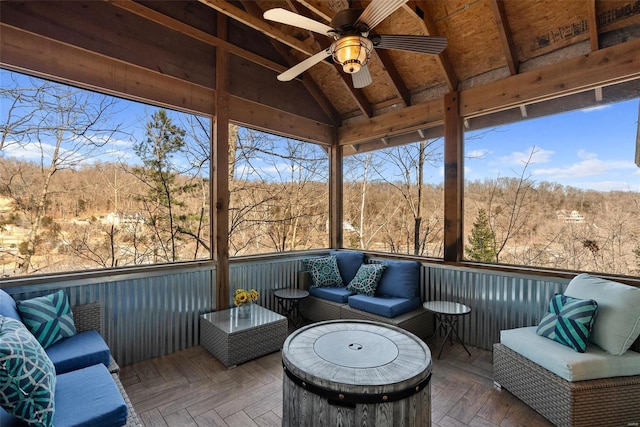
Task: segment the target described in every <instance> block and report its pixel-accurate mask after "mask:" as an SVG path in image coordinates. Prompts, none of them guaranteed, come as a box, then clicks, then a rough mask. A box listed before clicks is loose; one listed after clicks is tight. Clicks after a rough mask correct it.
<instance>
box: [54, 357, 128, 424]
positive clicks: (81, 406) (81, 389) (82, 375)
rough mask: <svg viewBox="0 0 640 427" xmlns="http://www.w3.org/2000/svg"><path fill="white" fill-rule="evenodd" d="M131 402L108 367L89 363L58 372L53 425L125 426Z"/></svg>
mask: <svg viewBox="0 0 640 427" xmlns="http://www.w3.org/2000/svg"><path fill="white" fill-rule="evenodd" d="M128 411H129V410H128V408H127V404H126V403H125V402H124V399H123V398H122V394H120V390H119V389H118V386H117V385H116V383H115V382H114V381H113V378H112V377H111V374H110V373H109V371H108V370H107V368H106V366H104V365H102V364H98V365H93V366H89V367H88V368H83V369H79V370H77V371H71V372H67V373H66V374H61V375H58V385H57V386H56V413H55V416H54V418H53V424H54V425H55V426H56V427H64V426H92V427H103V426H121V425H124V424H126V422H127V412H128Z"/></svg>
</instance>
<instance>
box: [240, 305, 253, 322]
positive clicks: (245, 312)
mask: <svg viewBox="0 0 640 427" xmlns="http://www.w3.org/2000/svg"><path fill="white" fill-rule="evenodd" d="M250 317H251V303H247V304H242V305H239V306H238V319H248V318H250Z"/></svg>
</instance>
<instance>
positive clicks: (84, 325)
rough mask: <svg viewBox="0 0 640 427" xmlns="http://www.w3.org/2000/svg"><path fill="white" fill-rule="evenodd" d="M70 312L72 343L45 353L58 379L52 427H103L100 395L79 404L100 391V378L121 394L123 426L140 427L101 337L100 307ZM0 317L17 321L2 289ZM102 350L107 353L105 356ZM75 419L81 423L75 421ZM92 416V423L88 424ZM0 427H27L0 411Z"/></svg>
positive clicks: (80, 307) (66, 341)
mask: <svg viewBox="0 0 640 427" xmlns="http://www.w3.org/2000/svg"><path fill="white" fill-rule="evenodd" d="M72 312H73V321H74V325H75V328H76V332H77V334H76V335H75V336H74V337H72V338H73V339H70V338H65V339H63V340H62V341H59V342H58V343H56V344H54V345H53V346H51V347H49V348H48V349H47V350H46V351H47V355H48V356H49V358H50V360H51V361H52V362H53V364H54V367H55V369H56V376H57V386H56V397H55V404H56V416H55V418H54V422H55V425H56V426H62V425H77V424H78V422H81V423H85V424H86V423H88V424H90V425H104V424H105V422H106V421H105V419H106V417H105V416H103V415H102V414H101V413H100V411H101V410H102V409H101V406H100V404H99V403H100V399H101V398H102V397H101V396H102V395H103V393H102V392H99V393H98V394H97V395H95V396H93V397H91V400H92V404H91V405H90V407H88V408H83V407H82V404H81V403H79V402H81V401H83V400H86V399H84V397H86V396H81V395H82V394H83V393H92V390H94V389H95V387H99V386H98V382H97V381H98V377H99V378H101V380H100V381H102V382H104V383H105V385H107V386H109V384H108V383H110V384H115V386H116V387H117V389H118V391H119V392H120V394H121V396H122V400H123V401H124V403H125V404H126V406H127V414H126V424H124V425H126V426H128V427H142V422H141V421H140V419H139V417H138V415H137V414H136V412H135V410H134V408H133V405H132V404H131V400H130V399H129V396H128V395H127V393H126V391H125V389H124V386H123V385H122V382H121V381H120V377H119V373H120V368H119V366H118V364H117V363H116V361H115V360H114V359H113V357H112V356H111V354H110V352H109V351H108V347H106V344H105V343H104V341H103V340H102V338H101V336H100V334H101V331H102V318H103V316H102V307H101V305H100V304H97V303H91V304H83V305H78V306H75V307H72ZM0 316H2V317H5V316H6V317H7V318H9V317H10V318H12V319H16V317H17V319H16V320H20V318H19V315H17V316H16V312H15V303H14V302H13V299H12V297H11V296H10V295H9V294H8V293H6V292H5V291H4V290H2V289H0ZM103 346H104V347H106V349H107V353H106V355H105V354H104V351H103ZM105 357H106V358H105ZM103 365H104V366H103ZM107 378H109V379H107ZM94 380H95V381H94ZM92 383H93V384H92ZM105 395H106V394H105ZM107 406H108V405H107ZM78 415H80V417H79V418H80V419H81V420H82V421H78V420H77V419H76V417H77V416H78ZM93 416H95V419H94V421H91V417H93ZM0 425H2V427H12V426H23V425H26V424H24V423H22V422H21V421H19V420H18V419H16V418H15V417H13V416H12V415H10V414H9V413H8V412H6V411H5V410H4V409H2V408H0Z"/></svg>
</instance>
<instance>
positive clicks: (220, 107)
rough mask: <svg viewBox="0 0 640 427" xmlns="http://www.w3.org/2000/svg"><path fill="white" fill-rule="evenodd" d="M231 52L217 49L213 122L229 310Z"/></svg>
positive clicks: (222, 21)
mask: <svg viewBox="0 0 640 427" xmlns="http://www.w3.org/2000/svg"><path fill="white" fill-rule="evenodd" d="M218 37H220V38H221V39H223V40H226V39H227V18H226V17H225V16H224V15H222V14H221V13H219V14H218ZM228 88H229V53H228V52H227V50H226V49H224V48H220V47H218V48H217V49H216V100H215V112H216V115H215V120H214V121H213V132H212V135H213V143H214V147H213V151H212V153H213V166H214V168H215V171H214V180H215V184H214V193H213V196H214V198H213V200H215V207H214V209H215V210H214V212H215V214H214V216H213V230H214V233H215V241H214V253H213V255H214V258H215V260H216V309H217V310H223V309H225V308H228V307H229V92H228Z"/></svg>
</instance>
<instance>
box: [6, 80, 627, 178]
mask: <svg viewBox="0 0 640 427" xmlns="http://www.w3.org/2000/svg"><path fill="white" fill-rule="evenodd" d="M8 73H9V72H8V71H6V70H0V79H1V82H0V83H2V87H5V86H6V84H8V83H5V82H8V81H9V80H7V78H8ZM20 78H24V77H20ZM638 102H639V100H638V99H637V98H636V99H633V100H630V101H625V102H620V103H616V104H610V105H604V106H598V107H595V108H590V109H583V110H577V111H572V112H567V113H562V114H557V115H553V116H548V117H544V118H537V119H531V120H525V121H522V122H518V123H513V124H509V125H504V126H500V127H497V128H492V129H491V130H490V131H487V129H484V130H481V131H476V132H468V133H467V134H465V140H466V142H465V171H464V173H465V179H466V180H468V181H476V180H480V181H482V180H484V179H486V178H497V177H513V176H520V174H522V172H523V168H524V167H525V166H526V168H527V169H526V171H525V174H526V175H527V176H530V177H531V179H533V180H534V181H538V182H539V181H549V182H557V183H559V184H562V185H566V186H572V187H577V188H581V189H592V190H597V191H612V190H620V191H640V168H638V167H637V166H636V165H635V163H634V159H635V145H636V135H637V132H638V115H639V108H638ZM0 107H1V108H0V121H2V122H3V123H4V121H5V120H6V111H7V103H6V102H2V103H1V104H0ZM119 110H120V112H119V113H118V114H117V115H116V117H115V120H117V121H118V122H120V123H122V125H123V127H124V129H125V130H126V131H127V133H128V136H123V137H122V138H119V139H114V140H113V141H111V142H110V143H109V145H108V147H107V154H106V155H104V154H103V155H101V156H96V157H90V158H88V159H87V160H86V161H87V162H88V163H90V162H94V161H103V162H106V161H114V160H115V159H116V158H118V157H120V158H122V159H126V161H127V162H129V163H137V162H139V160H138V159H137V158H136V156H135V154H134V153H133V151H132V149H131V147H132V145H133V141H135V140H141V139H143V138H144V137H145V128H144V127H145V124H146V122H147V121H148V118H149V117H150V115H151V113H152V112H153V111H155V107H151V106H147V105H144V104H140V103H134V102H129V101H125V100H123V101H122V105H121V107H120V108H119ZM168 114H169V115H170V116H171V117H172V119H174V122H176V123H179V122H180V117H181V116H184V114H182V113H179V112H171V111H169V112H168ZM283 143H284V140H283ZM45 145H46V142H45ZM3 151H4V152H3V153H0V155H2V156H4V157H15V158H19V159H22V160H30V161H39V160H40V158H41V152H40V150H37V149H35V148H33V149H29V148H28V147H27V148H25V147H20V148H18V147H16V146H15V145H14V146H9V147H7V148H5V149H4V150H3ZM529 158H530V161H529V164H528V165H527V161H528V160H529ZM254 166H257V167H261V166H260V164H259V163H256V164H255V165H254ZM263 166H264V175H265V176H269V175H274V172H273V171H269V170H268V168H273V167H274V163H273V162H264V165H263ZM283 167H290V165H289V166H287V165H283ZM437 169H438V170H437V171H434V172H432V173H429V172H427V174H428V175H429V178H428V180H429V182H435V183H441V182H442V179H443V176H444V174H443V170H444V167H443V166H440V167H438V168H437Z"/></svg>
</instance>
